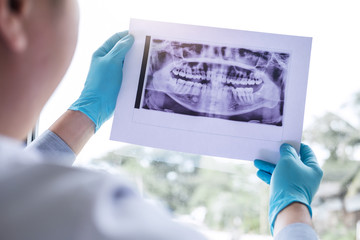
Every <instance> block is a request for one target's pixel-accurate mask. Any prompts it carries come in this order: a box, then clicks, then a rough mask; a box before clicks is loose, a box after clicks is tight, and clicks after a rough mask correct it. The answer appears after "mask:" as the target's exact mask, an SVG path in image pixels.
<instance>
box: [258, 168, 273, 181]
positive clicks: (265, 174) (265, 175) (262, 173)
mask: <svg viewBox="0 0 360 240" xmlns="http://www.w3.org/2000/svg"><path fill="white" fill-rule="evenodd" d="M256 175H257V176H258V178H260V179H261V180H262V181H264V182H265V183H267V184H270V180H271V176H272V175H271V174H270V173H268V172H265V171H262V170H259V171H257V173H256Z"/></svg>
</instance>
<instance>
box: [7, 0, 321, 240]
mask: <svg viewBox="0 0 360 240" xmlns="http://www.w3.org/2000/svg"><path fill="white" fill-rule="evenodd" d="M77 32H78V6H77V2H76V1H75V0H0V212H1V214H0V239H6V240H12V239H28V240H31V239H36V240H41V239H52V240H57V239H61V240H62V239H87V240H91V239H97V240H99V239H107V240H108V239H157V240H159V239H172V240H176V239H205V238H204V237H203V236H202V235H201V234H200V233H198V232H197V231H195V230H192V229H190V228H187V227H186V226H183V225H181V224H179V223H176V222H174V221H172V220H171V218H170V216H169V214H168V213H167V212H166V211H164V210H162V209H160V208H158V207H155V206H153V205H151V204H150V203H147V202H146V201H144V200H143V199H141V197H140V196H139V194H138V193H137V192H136V190H134V187H133V186H132V184H131V183H129V182H128V181H127V180H126V179H123V178H121V177H119V176H112V175H108V174H105V173H102V172H96V171H91V170H86V169H81V168H75V167H72V166H71V165H72V163H73V161H74V160H75V157H76V155H77V154H78V153H79V152H80V151H81V149H82V148H83V146H84V145H85V144H86V142H87V141H88V140H89V139H90V138H91V137H92V136H93V135H94V133H95V132H96V131H97V130H98V129H99V128H100V127H101V125H102V124H103V123H104V122H105V121H106V120H107V119H109V118H110V116H111V115H112V114H113V111H114V108H115V102H116V98H117V95H118V93H119V90H120V86H121V81H122V65H123V61H124V58H125V55H126V53H127V51H128V50H129V49H130V48H131V46H132V44H133V41H134V39H133V37H132V36H131V35H129V34H128V32H120V33H117V34H115V35H113V36H112V37H111V38H109V39H108V40H107V41H106V42H105V43H104V44H103V45H102V46H101V47H100V48H99V49H98V50H97V51H96V52H95V53H94V54H93V57H92V62H91V66H90V70H89V73H88V77H87V79H86V82H85V86H84V89H83V91H82V93H81V94H80V97H79V98H78V100H76V101H75V102H74V104H72V105H71V106H70V108H69V109H68V110H67V111H66V112H65V113H64V114H63V115H62V116H61V117H60V118H59V119H58V120H57V121H56V122H55V123H54V124H53V125H52V126H51V127H50V128H49V130H47V131H46V132H45V133H44V134H42V136H40V137H39V138H38V139H37V140H36V141H35V142H33V143H32V144H31V145H30V146H28V147H27V148H24V146H23V144H22V141H23V139H24V138H25V136H26V135H27V133H28V132H29V130H31V129H32V127H33V126H34V124H35V123H36V121H37V119H38V117H39V114H40V111H41V109H42V108H43V106H44V105H45V103H46V102H47V100H48V99H49V97H50V96H51V94H52V93H53V92H54V90H55V88H56V87H57V86H58V84H59V82H60V81H61V79H62V78H63V76H64V74H65V72H66V70H67V68H68V66H69V64H70V62H71V59H72V56H73V54H74V50H75V46H76V42H77V34H78V33H77ZM280 153H281V158H280V160H279V163H278V164H277V165H276V166H275V165H271V164H269V163H267V162H265V161H262V160H256V161H255V166H256V167H258V168H259V172H258V176H259V177H260V178H261V179H263V180H264V181H265V182H267V183H270V193H271V194H270V214H269V219H270V223H271V226H273V231H274V235H275V239H316V233H315V232H314V230H313V229H312V227H311V226H310V225H311V218H310V217H311V207H310V204H311V199H312V197H313V196H314V194H315V192H316V190H317V188H318V186H319V184H320V180H321V176H322V172H321V169H320V168H319V167H318V164H317V162H316V159H315V156H314V154H313V153H312V151H311V150H310V148H309V147H307V146H305V145H302V147H301V150H300V156H298V155H297V153H296V152H295V150H294V149H293V148H292V147H291V146H290V145H283V146H282V148H281V150H280Z"/></svg>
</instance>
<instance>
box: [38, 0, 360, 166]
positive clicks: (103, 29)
mask: <svg viewBox="0 0 360 240" xmlns="http://www.w3.org/2000/svg"><path fill="white" fill-rule="evenodd" d="M79 5H80V17H81V20H80V33H79V41H78V46H77V50H76V53H75V56H74V59H73V62H72V64H71V66H70V68H69V71H68V73H67V74H66V76H65V78H64V80H63V82H62V83H61V84H60V86H59V87H58V89H57V90H56V92H55V94H54V95H53V97H52V98H51V99H50V101H49V102H48V104H47V105H46V107H45V109H44V111H43V113H42V116H41V118H40V127H39V128H40V129H39V133H42V132H43V131H44V130H46V129H47V128H48V127H49V126H50V125H51V123H53V122H54V121H55V120H56V119H57V118H58V117H59V116H60V115H61V114H62V113H63V112H64V111H66V109H67V108H68V107H69V106H70V105H71V103H72V102H73V101H75V100H76V98H77V97H78V96H79V94H80V92H81V90H82V88H83V84H84V82H85V79H86V76H87V72H88V69H89V64H90V59H91V55H92V53H93V52H94V51H95V50H96V49H97V48H98V47H99V46H100V45H101V44H102V43H103V42H104V41H105V40H106V39H107V38H108V37H110V36H111V35H112V34H113V33H115V32H119V31H123V30H126V29H128V26H129V20H130V18H140V19H148V20H158V21H167V22H175V23H185V24H193V25H203V26H214V27H221V28H232V29H240V30H250V31H260V32H269V33H279V34H289V35H298V36H307V37H313V45H312V55H311V63H310V74H309V83H308V92H307V102H306V111H305V122H304V125H305V126H306V125H309V124H310V123H311V122H312V121H313V118H314V116H319V115H320V114H321V113H324V112H325V111H337V110H338V109H339V107H340V106H341V105H342V104H343V103H345V102H346V101H348V100H349V99H350V96H351V94H353V93H355V92H356V91H360V77H359V75H358V72H359V64H360V62H359V56H360V32H359V23H360V14H359V10H360V2H359V1H358V0H344V1H338V0H336V1H334V0H315V1H314V0H292V1H289V0H246V1H244V0H222V1H218V0H217V1H214V0H181V1H171V0H128V1H121V0H79ZM111 124H112V119H111V120H109V121H108V122H107V123H106V124H105V125H104V126H103V127H102V128H101V129H100V130H99V131H98V132H97V133H96V135H95V136H94V137H93V138H92V139H91V140H90V142H89V143H88V144H87V146H86V147H85V148H84V150H83V152H82V153H81V154H80V155H79V156H78V160H79V161H86V160H87V159H90V158H93V157H98V156H101V155H103V154H104V153H106V152H107V151H109V150H111V149H115V148H118V147H120V146H121V143H118V142H112V141H110V140H108V139H109V136H110V129H111Z"/></svg>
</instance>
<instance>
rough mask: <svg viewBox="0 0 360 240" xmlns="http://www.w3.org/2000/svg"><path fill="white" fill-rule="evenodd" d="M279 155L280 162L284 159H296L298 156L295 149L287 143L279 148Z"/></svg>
mask: <svg viewBox="0 0 360 240" xmlns="http://www.w3.org/2000/svg"><path fill="white" fill-rule="evenodd" d="M280 155H281V157H280V160H281V159H285V158H292V159H294V160H296V159H298V154H297V152H296V150H295V148H293V146H291V145H290V144H288V143H284V144H282V145H281V146H280Z"/></svg>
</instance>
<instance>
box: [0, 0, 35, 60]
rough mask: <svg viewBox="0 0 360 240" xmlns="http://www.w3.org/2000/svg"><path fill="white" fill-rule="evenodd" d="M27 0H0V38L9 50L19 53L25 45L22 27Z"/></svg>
mask: <svg viewBox="0 0 360 240" xmlns="http://www.w3.org/2000/svg"><path fill="white" fill-rule="evenodd" d="M30 2H31V1H29V0H0V38H1V39H2V40H3V42H4V43H5V45H6V46H7V48H8V49H9V50H10V51H13V52H15V53H21V52H23V51H25V49H26V47H27V35H26V32H25V29H24V24H25V17H26V15H27V12H28V10H29V5H30Z"/></svg>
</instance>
